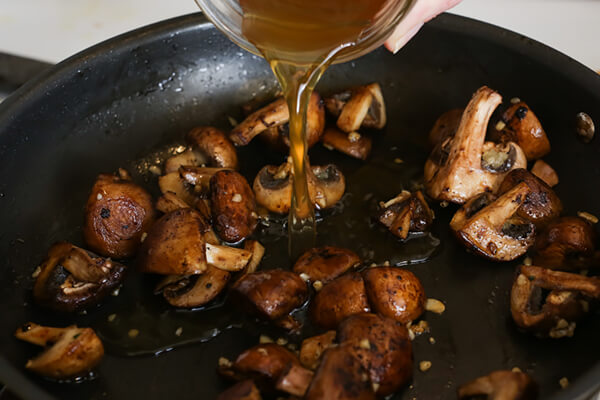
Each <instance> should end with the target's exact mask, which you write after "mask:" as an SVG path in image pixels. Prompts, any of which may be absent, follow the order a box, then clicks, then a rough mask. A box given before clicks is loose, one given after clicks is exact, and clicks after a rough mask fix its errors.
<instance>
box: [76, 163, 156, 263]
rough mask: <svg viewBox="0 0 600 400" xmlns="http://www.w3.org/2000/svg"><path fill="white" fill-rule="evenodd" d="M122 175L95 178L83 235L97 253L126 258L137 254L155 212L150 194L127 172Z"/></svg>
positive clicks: (86, 210) (122, 171)
mask: <svg viewBox="0 0 600 400" xmlns="http://www.w3.org/2000/svg"><path fill="white" fill-rule="evenodd" d="M119 174H120V176H115V175H109V174H101V175H99V176H98V178H97V179H96V183H95V184H94V187H93V188H92V191H91V193H90V195H89V197H88V200H87V204H86V206H85V222H84V225H83V236H84V238H85V241H86V243H87V245H88V246H89V247H90V249H92V250H93V251H95V252H97V253H98V254H101V255H103V256H106V257H113V258H126V257H131V256H133V255H134V254H135V253H136V251H137V249H138V247H139V246H140V243H141V241H140V238H141V237H142V235H143V234H144V232H147V231H148V230H149V229H150V226H151V225H152V223H153V222H154V214H155V213H154V207H153V205H152V197H151V196H150V194H149V193H148V192H147V191H146V190H145V189H143V188H142V187H140V186H138V185H136V184H135V183H133V182H132V181H131V178H130V177H129V174H128V173H127V172H126V171H125V170H119Z"/></svg>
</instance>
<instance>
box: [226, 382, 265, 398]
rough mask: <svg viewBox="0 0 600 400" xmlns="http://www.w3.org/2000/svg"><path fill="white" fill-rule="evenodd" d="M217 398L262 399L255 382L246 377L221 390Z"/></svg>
mask: <svg viewBox="0 0 600 400" xmlns="http://www.w3.org/2000/svg"><path fill="white" fill-rule="evenodd" d="M217 400H261V397H260V392H259V391H258V388H257V387H256V386H255V385H254V382H252V380H250V379H246V380H245V381H241V382H238V383H236V384H235V385H233V386H232V387H230V388H229V389H227V390H225V391H223V392H221V393H220V394H219V396H217Z"/></svg>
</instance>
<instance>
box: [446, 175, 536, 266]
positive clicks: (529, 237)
mask: <svg viewBox="0 0 600 400" xmlns="http://www.w3.org/2000/svg"><path fill="white" fill-rule="evenodd" d="M530 192H531V190H530V189H529V187H528V186H527V184H526V183H525V182H521V183H519V184H518V185H517V186H515V187H513V188H512V189H510V190H509V191H507V192H506V193H504V194H503V195H502V196H500V197H498V198H496V197H495V196H493V195H491V194H489V193H482V194H480V195H478V196H475V197H474V198H472V199H470V200H469V201H468V202H467V203H465V204H464V205H463V207H462V208H461V209H459V210H458V211H457V212H456V214H454V217H453V218H452V220H451V221H450V228H451V229H452V231H453V232H454V234H455V235H456V237H457V238H458V239H459V240H460V241H461V242H462V243H463V244H464V245H465V246H466V247H467V248H468V249H470V250H472V251H473V252H474V253H476V254H478V255H481V256H483V257H486V258H489V259H491V260H495V261H511V260H514V259H515V258H517V257H520V256H521V255H523V254H525V252H526V251H527V250H528V249H529V248H530V247H531V246H532V245H533V242H534V238H535V225H534V224H533V223H531V222H530V221H528V220H525V219H523V218H521V217H519V216H518V215H516V213H517V211H518V210H519V208H520V207H521V205H522V204H523V202H524V201H525V199H526V196H527V195H528V194H529V193H530Z"/></svg>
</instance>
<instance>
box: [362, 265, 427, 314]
mask: <svg viewBox="0 0 600 400" xmlns="http://www.w3.org/2000/svg"><path fill="white" fill-rule="evenodd" d="M363 279H364V282H365V289H366V292H367V298H368V299H369V304H371V308H372V309H373V311H374V312H377V313H378V314H381V315H384V316H386V317H389V318H392V319H395V320H396V321H400V322H401V323H404V324H406V323H407V322H411V321H413V320H415V319H417V318H418V317H419V316H420V315H421V314H423V312H424V311H425V301H426V300H427V297H426V296H425V289H424V288H423V285H422V284H421V281H419V278H417V277H416V276H415V275H414V274H413V273H412V272H410V271H409V270H406V269H402V268H394V267H372V268H369V269H366V270H365V271H363Z"/></svg>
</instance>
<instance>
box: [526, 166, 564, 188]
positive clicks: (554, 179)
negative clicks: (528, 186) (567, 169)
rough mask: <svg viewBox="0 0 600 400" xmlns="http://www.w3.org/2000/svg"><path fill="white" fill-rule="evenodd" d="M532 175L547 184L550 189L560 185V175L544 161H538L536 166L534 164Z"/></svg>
mask: <svg viewBox="0 0 600 400" xmlns="http://www.w3.org/2000/svg"><path fill="white" fill-rule="evenodd" d="M531 173H532V174H534V175H535V176H537V177H538V178H540V179H541V180H543V181H544V182H546V185H548V186H550V187H554V186H556V185H558V174H557V173H556V171H555V170H554V168H552V167H551V166H550V165H549V164H548V163H547V162H545V161H543V160H537V161H536V162H535V164H533V167H531Z"/></svg>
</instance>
